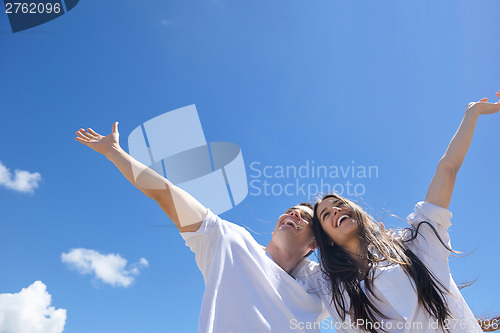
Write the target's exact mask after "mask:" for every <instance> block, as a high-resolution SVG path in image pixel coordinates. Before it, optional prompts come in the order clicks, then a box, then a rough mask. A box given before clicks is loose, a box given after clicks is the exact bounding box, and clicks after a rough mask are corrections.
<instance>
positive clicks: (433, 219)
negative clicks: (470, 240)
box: [408, 201, 453, 259]
mask: <svg viewBox="0 0 500 333" xmlns="http://www.w3.org/2000/svg"><path fill="white" fill-rule="evenodd" d="M452 216H453V214H452V213H451V212H450V211H449V210H448V209H446V208H442V207H439V206H436V205H434V204H431V203H429V202H423V201H421V202H418V203H417V204H416V205H415V211H414V212H413V213H411V214H410V215H408V224H409V225H410V229H411V230H412V232H413V233H415V232H416V230H417V228H418V235H417V236H416V238H415V239H414V240H413V241H411V243H412V244H413V246H415V247H416V248H415V250H416V251H417V253H415V254H416V255H417V256H419V257H420V256H428V257H429V258H434V259H448V257H449V255H450V251H449V250H448V249H447V248H446V247H448V248H450V249H451V242H450V235H449V233H448V229H449V228H450V226H451V218H452ZM423 221H425V222H428V223H429V224H427V223H422V224H421V225H420V223H421V222H423ZM419 225H420V227H419ZM431 226H432V227H431ZM433 228H434V229H435V231H436V232H434V230H433ZM440 239H441V240H440ZM441 241H442V242H441ZM443 244H444V245H443ZM412 250H413V249H412Z"/></svg>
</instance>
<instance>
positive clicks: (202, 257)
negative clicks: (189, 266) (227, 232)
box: [180, 209, 227, 277]
mask: <svg viewBox="0 0 500 333" xmlns="http://www.w3.org/2000/svg"><path fill="white" fill-rule="evenodd" d="M224 222H225V221H224V220H222V219H221V218H220V217H219V216H217V215H215V214H214V213H212V212H211V211H210V210H209V209H207V214H206V215H205V218H204V219H203V223H202V224H201V226H200V228H199V229H198V230H197V231H194V232H181V233H180V234H181V236H182V238H184V240H185V241H186V246H188V247H189V248H190V249H191V251H193V252H194V254H195V259H196V264H197V265H198V267H199V269H200V271H201V273H202V274H203V276H204V277H206V276H208V274H209V272H208V270H209V268H210V264H211V262H212V260H213V257H214V253H215V249H216V244H217V242H219V240H220V239H221V237H223V233H224V231H223V224H224ZM226 223H227V222H226Z"/></svg>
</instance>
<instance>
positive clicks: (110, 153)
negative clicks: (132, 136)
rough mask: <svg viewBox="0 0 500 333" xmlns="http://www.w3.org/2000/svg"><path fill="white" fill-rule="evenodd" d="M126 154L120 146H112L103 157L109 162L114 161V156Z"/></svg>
mask: <svg viewBox="0 0 500 333" xmlns="http://www.w3.org/2000/svg"><path fill="white" fill-rule="evenodd" d="M123 152H125V151H124V150H123V149H122V147H120V145H119V144H112V145H111V146H109V147H108V148H107V149H106V150H105V151H104V152H103V155H104V156H106V157H107V158H108V159H109V160H112V159H113V157H114V156H117V155H120V154H122V153H123Z"/></svg>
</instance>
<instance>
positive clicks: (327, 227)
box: [316, 197, 359, 247]
mask: <svg viewBox="0 0 500 333" xmlns="http://www.w3.org/2000/svg"><path fill="white" fill-rule="evenodd" d="M316 214H318V215H317V217H318V220H319V222H320V224H321V228H323V231H324V232H325V233H326V234H327V235H328V238H329V239H330V241H333V242H334V243H335V244H337V245H339V246H341V247H344V246H346V245H347V243H349V242H350V241H352V240H353V238H357V231H358V227H359V224H358V221H356V220H355V215H354V212H353V211H352V209H351V208H349V207H348V206H347V205H346V204H344V203H343V202H342V201H340V200H339V199H337V198H333V197H330V198H326V199H324V200H322V201H321V202H320V203H319V205H318V208H317V209H316Z"/></svg>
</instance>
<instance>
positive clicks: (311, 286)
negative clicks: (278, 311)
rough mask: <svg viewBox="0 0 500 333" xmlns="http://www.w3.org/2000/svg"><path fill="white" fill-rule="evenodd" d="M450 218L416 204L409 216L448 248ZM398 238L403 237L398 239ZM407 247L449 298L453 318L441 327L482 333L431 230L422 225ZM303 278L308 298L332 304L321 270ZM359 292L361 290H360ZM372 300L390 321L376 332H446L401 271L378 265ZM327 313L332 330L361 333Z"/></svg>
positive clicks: (445, 252) (448, 214)
mask: <svg viewBox="0 0 500 333" xmlns="http://www.w3.org/2000/svg"><path fill="white" fill-rule="evenodd" d="M451 217H452V214H451V212H450V211H449V210H448V209H445V208H442V207H438V206H436V205H433V204H431V203H428V202H419V203H417V204H416V205H415V212H414V213H412V214H410V215H409V216H408V218H407V219H408V224H409V225H410V228H411V229H413V230H415V229H416V227H417V226H418V224H419V223H420V222H422V221H427V222H429V223H430V224H431V225H432V226H434V228H435V229H436V231H437V233H438V235H439V236H440V237H441V239H442V240H443V242H444V243H445V244H447V246H448V247H450V248H451V244H450V236H449V234H448V228H449V227H450V226H451V221H450V219H451ZM401 236H402V237H405V236H407V235H404V234H402V235H401ZM407 244H408V247H409V248H410V249H411V250H412V251H413V253H414V254H415V255H416V256H417V257H418V258H419V259H420V260H421V261H422V262H423V263H424V265H425V266H426V267H427V269H429V271H431V272H432V273H433V274H434V276H435V277H436V278H437V279H438V280H439V281H440V282H441V283H442V284H443V285H444V286H445V287H446V289H447V290H448V291H449V293H447V294H445V295H446V296H445V297H446V301H447V302H448V307H449V310H450V313H451V314H452V316H453V318H452V319H451V318H450V319H448V320H447V321H446V322H445V324H446V328H448V331H449V332H453V333H455V332H464V333H465V332H467V333H470V332H483V331H482V330H481V328H480V327H479V324H478V323H477V319H476V318H475V317H474V315H473V313H472V311H471V310H470V309H469V306H468V305H467V303H466V302H465V300H464V298H463V297H462V295H461V294H460V292H459V290H458V288H457V285H456V283H455V281H454V280H453V277H452V276H451V273H450V267H449V265H448V257H449V255H450V251H448V250H447V249H446V248H445V247H444V246H443V245H442V244H441V242H440V241H439V239H438V238H437V237H436V234H435V233H434V232H433V230H432V228H431V227H430V226H429V225H427V224H425V223H424V224H422V225H421V226H420V229H419V233H418V236H417V237H416V239H414V240H413V241H411V242H408V243H407ZM307 274H308V275H307V277H302V278H300V279H299V281H301V282H302V284H303V287H304V288H306V290H308V291H310V292H314V293H317V294H319V295H320V297H321V298H322V300H323V302H324V304H325V305H329V304H330V301H331V292H330V290H331V288H330V286H329V284H328V282H327V281H326V280H325V277H324V276H323V273H322V272H321V270H320V269H319V267H314V268H313V269H310V270H309V271H308V272H307ZM361 287H362V289H363V290H365V289H364V285H363V283H362V284H361ZM372 290H373V292H374V294H375V295H376V296H377V297H378V298H379V299H378V300H377V299H376V298H375V297H373V295H370V294H368V295H369V298H370V300H371V301H372V302H373V304H374V305H375V306H376V307H377V308H378V309H379V310H380V311H381V312H382V313H383V314H384V315H386V316H387V317H389V318H390V319H383V318H378V320H379V323H380V327H375V329H376V330H377V331H380V332H381V331H382V329H385V331H387V332H406V333H410V332H412V333H413V332H419V333H424V332H444V330H443V329H442V328H439V327H438V325H437V322H436V320H435V319H433V318H432V317H431V316H430V315H429V314H428V313H427V311H426V310H425V309H424V307H423V306H421V305H419V303H418V297H417V293H416V291H415V289H414V285H413V281H412V280H411V279H410V278H409V277H408V276H407V275H406V273H405V272H404V271H403V269H402V268H401V266H400V265H389V266H388V265H386V266H384V265H380V267H378V268H376V269H375V275H374V280H373V288H372ZM345 299H346V300H347V302H346V304H347V305H349V300H348V296H347V295H346V296H345ZM329 312H330V314H331V316H332V318H333V319H334V320H335V321H336V323H335V326H336V327H337V328H339V327H340V326H341V325H342V328H343V330H344V331H345V332H361V331H362V330H361V329H358V328H356V326H355V324H356V323H355V322H351V318H350V317H349V316H348V317H347V318H346V321H344V322H341V321H340V317H339V315H338V314H337V312H336V310H335V305H334V304H333V303H332V304H331V305H330V306H329Z"/></svg>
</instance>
